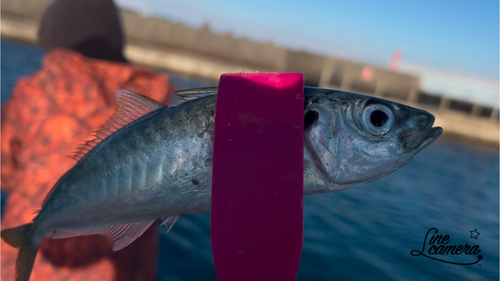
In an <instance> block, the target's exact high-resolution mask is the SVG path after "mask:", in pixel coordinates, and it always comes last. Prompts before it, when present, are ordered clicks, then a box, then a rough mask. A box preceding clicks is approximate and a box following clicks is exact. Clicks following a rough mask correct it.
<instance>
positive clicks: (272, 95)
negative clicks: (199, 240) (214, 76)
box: [211, 73, 304, 281]
mask: <svg viewBox="0 0 500 281" xmlns="http://www.w3.org/2000/svg"><path fill="white" fill-rule="evenodd" d="M303 116H304V78H303V75H302V74H300V73H232V74H224V75H222V76H221V79H220V81H219V90H218V97H217V107H216V118H215V138H214V158H213V181H212V213H211V241H212V252H213V257H214V263H215V270H216V274H217V279H218V280H219V281H234V280H252V281H253V280H295V279H296V276H297V271H298V267H299V262H300V255H301V251H302V240H303V169H304V168H303V157H304V156H303V153H304V152H303V151H304V150H303V145H304V144H303V138H304V128H303V126H304V125H303V122H304V121H303V120H304V117H303Z"/></svg>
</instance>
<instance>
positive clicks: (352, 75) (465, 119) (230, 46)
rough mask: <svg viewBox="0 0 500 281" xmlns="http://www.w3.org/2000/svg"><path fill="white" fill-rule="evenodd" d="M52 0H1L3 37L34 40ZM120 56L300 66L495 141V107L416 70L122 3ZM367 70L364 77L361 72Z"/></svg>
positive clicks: (160, 64)
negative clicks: (459, 95)
mask: <svg viewBox="0 0 500 281" xmlns="http://www.w3.org/2000/svg"><path fill="white" fill-rule="evenodd" d="M50 2H51V0H3V1H2V2H1V5H2V17H1V35H2V37H8V38H13V39H17V40H23V41H28V42H32V43H36V40H37V29H38V23H39V21H40V18H41V16H42V14H43V11H44V10H45V8H46V7H47V5H48V4H50ZM120 13H121V19H122V23H123V26H124V31H125V34H126V36H127V45H126V48H125V55H126V56H127V58H129V59H130V61H132V62H133V63H136V64H141V65H145V66H149V67H154V68H159V69H166V70H169V71H175V72H181V73H186V74H189V75H194V76H200V77H205V78H210V79H214V80H217V79H218V78H219V76H220V75H221V74H222V73H226V72H240V71H243V70H245V71H249V72H251V71H279V72H291V71H296V72H302V73H304V76H305V77H306V84H307V85H311V86H320V87H325V88H336V89H341V90H345V91H353V92H360V93H365V94H369V95H374V96H379V97H382V98H388V99H392V100H396V101H400V102H403V103H406V104H409V105H412V106H415V107H419V108H424V109H426V110H428V111H430V112H432V113H433V114H434V115H435V116H436V125H439V126H442V127H443V128H444V131H445V134H448V135H452V136H459V137H464V138H468V139H473V140H480V141H483V142H487V143H492V144H495V145H498V139H499V125H498V124H499V123H498V106H497V105H492V106H484V105H479V104H474V103H470V102H466V101H461V100H455V99H449V98H447V97H443V96H438V95H435V94H432V93H425V92H422V91H421V90H420V88H419V84H420V79H419V77H417V76H413V75H408V74H404V73H398V72H394V71H390V70H388V69H384V68H378V67H373V66H367V65H364V64H360V63H357V62H351V61H347V60H342V59H338V58H332V57H327V56H321V55H317V54H311V53H308V52H305V51H297V50H290V49H286V48H282V47H279V46H276V45H274V44H272V43H258V42H252V41H250V40H248V39H246V38H238V37H235V36H233V35H231V34H218V33H214V32H212V31H211V30H210V29H209V28H208V26H205V27H203V28H200V29H196V28H191V27H187V26H185V25H183V24H179V23H172V22H169V21H167V20H164V19H159V18H154V17H147V16H143V15H141V14H139V13H136V12H133V11H128V10H121V11H120ZM367 70H368V71H369V72H371V75H370V77H369V79H366V77H364V79H363V75H362V73H363V71H367Z"/></svg>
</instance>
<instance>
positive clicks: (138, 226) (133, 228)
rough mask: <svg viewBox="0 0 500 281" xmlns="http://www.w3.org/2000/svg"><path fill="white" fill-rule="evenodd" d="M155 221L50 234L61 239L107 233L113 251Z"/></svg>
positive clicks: (130, 241)
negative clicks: (111, 242) (111, 241)
mask: <svg viewBox="0 0 500 281" xmlns="http://www.w3.org/2000/svg"><path fill="white" fill-rule="evenodd" d="M153 222H154V221H146V222H135V223H130V224H123V225H117V226H111V227H105V228H97V229H91V230H83V231H73V230H56V231H55V232H54V233H53V234H51V235H48V236H49V237H50V238H54V239H60V238H69V237H75V236H84V235H96V234H99V235H105V236H107V237H109V238H111V239H112V240H113V251H118V250H121V249H123V248H125V247H127V246H128V245H130V243H132V242H134V240H135V239H137V238H138V237H139V236H141V235H142V234H143V233H144V232H145V231H146V230H147V229H148V228H149V227H150V226H151V224H153Z"/></svg>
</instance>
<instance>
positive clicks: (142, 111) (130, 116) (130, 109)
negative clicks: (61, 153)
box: [71, 90, 166, 161]
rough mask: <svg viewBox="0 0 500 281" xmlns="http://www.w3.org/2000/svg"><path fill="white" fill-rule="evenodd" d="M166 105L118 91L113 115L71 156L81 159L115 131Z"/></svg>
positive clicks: (128, 92) (138, 95) (130, 92)
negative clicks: (92, 137)
mask: <svg viewBox="0 0 500 281" xmlns="http://www.w3.org/2000/svg"><path fill="white" fill-rule="evenodd" d="M164 107H166V105H164V104H161V103H159V102H157V101H155V100H152V99H150V98H148V97H145V96H143V95H140V94H137V93H134V92H132V91H128V90H119V91H117V92H116V109H115V112H114V113H113V115H111V117H109V119H108V120H107V121H106V122H105V123H104V124H103V125H102V126H101V128H100V129H99V130H98V131H97V132H96V133H95V135H94V139H93V140H89V141H86V142H85V143H84V144H83V145H81V146H80V147H79V148H77V152H76V153H75V154H74V155H73V156H71V158H73V159H75V160H77V161H79V160H80V159H82V158H83V156H85V154H87V153H88V152H89V151H90V150H91V149H92V148H93V147H94V146H96V145H97V144H98V143H100V142H101V141H103V140H104V139H106V138H107V137H109V136H110V135H112V134H113V133H114V132H116V131H118V130H120V129H121V128H123V127H125V126H126V125H128V124H130V123H132V122H133V121H135V120H137V119H139V118H140V117H141V116H144V115H146V114H148V113H150V112H152V111H155V110H157V109H159V108H164Z"/></svg>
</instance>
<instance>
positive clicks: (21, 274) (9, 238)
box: [1, 223, 40, 281]
mask: <svg viewBox="0 0 500 281" xmlns="http://www.w3.org/2000/svg"><path fill="white" fill-rule="evenodd" d="M32 230H33V224H32V223H29V224H25V225H21V226H18V227H14V228H8V229H5V230H2V232H1V236H2V238H3V240H4V241H5V242H6V243H7V244H9V245H11V246H13V247H15V248H20V249H19V254H18V255H17V260H16V281H28V280H29V279H30V275H31V270H32V269H33V265H34V263H35V259H36V253H37V252H38V247H39V246H40V244H35V245H33V244H32V241H31V236H32V233H33V231H32Z"/></svg>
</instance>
